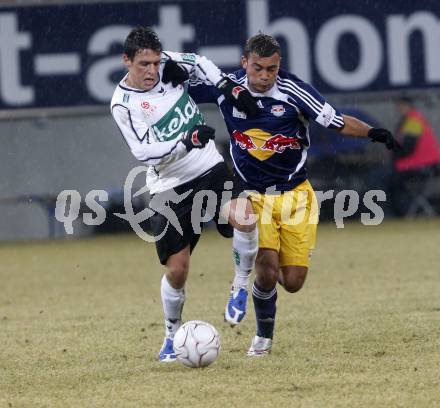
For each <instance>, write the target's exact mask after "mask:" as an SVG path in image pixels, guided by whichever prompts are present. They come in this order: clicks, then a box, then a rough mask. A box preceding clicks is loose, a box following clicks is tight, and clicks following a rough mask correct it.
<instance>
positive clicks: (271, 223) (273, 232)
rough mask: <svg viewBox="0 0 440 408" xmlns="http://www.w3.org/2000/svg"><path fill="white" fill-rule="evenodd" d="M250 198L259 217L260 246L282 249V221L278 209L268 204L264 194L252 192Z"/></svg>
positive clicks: (261, 247)
mask: <svg viewBox="0 0 440 408" xmlns="http://www.w3.org/2000/svg"><path fill="white" fill-rule="evenodd" d="M249 199H250V200H251V202H252V208H253V210H254V213H255V215H256V217H257V227H258V248H259V249H272V250H274V251H275V252H277V253H278V251H279V249H280V236H279V227H280V223H279V219H278V217H277V213H276V211H274V208H273V206H269V205H266V204H267V200H265V195H264V194H254V193H251V194H250V195H249ZM269 199H272V197H269Z"/></svg>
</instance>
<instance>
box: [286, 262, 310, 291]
mask: <svg viewBox="0 0 440 408" xmlns="http://www.w3.org/2000/svg"><path fill="white" fill-rule="evenodd" d="M307 271H308V268H306V267H289V269H287V270H283V271H282V279H281V281H280V283H281V284H282V286H283V288H284V289H285V290H286V291H287V292H289V293H295V292H298V291H300V290H301V289H302V287H303V286H304V282H305V280H306V277H307Z"/></svg>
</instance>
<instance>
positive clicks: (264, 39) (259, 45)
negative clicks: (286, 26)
mask: <svg viewBox="0 0 440 408" xmlns="http://www.w3.org/2000/svg"><path fill="white" fill-rule="evenodd" d="M252 52H253V53H255V54H257V55H258V56H260V57H271V56H272V55H273V54H275V53H276V52H277V53H278V54H279V55H281V48H280V44H279V43H278V41H277V40H276V39H275V38H273V37H272V36H271V35H268V34H263V33H261V32H260V33H258V34H256V35H254V36H253V37H251V38H249V39H248V40H247V41H246V45H245V46H244V53H243V54H244V56H245V57H246V58H248V57H249V54H251V53H252Z"/></svg>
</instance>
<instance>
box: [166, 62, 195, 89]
mask: <svg viewBox="0 0 440 408" xmlns="http://www.w3.org/2000/svg"><path fill="white" fill-rule="evenodd" d="M188 79H189V74H188V72H186V70H185V69H184V68H182V67H181V66H180V65H179V64H178V63H177V62H176V61H173V60H172V59H168V60H167V61H166V62H165V66H164V67H163V75H162V82H163V83H165V84H167V83H168V82H171V84H172V85H173V87H174V88H175V87H176V86H177V85H180V84H183V83H184V82H185V81H187V80H188Z"/></svg>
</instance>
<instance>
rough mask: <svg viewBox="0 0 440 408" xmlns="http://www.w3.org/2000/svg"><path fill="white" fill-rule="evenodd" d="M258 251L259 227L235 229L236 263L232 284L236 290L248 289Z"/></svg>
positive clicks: (234, 248)
mask: <svg viewBox="0 0 440 408" xmlns="http://www.w3.org/2000/svg"><path fill="white" fill-rule="evenodd" d="M257 252H258V229H257V228H254V229H253V230H252V231H251V232H241V231H238V230H237V229H234V237H233V238H232V254H233V257H234V263H235V277H234V282H233V284H232V286H233V288H234V290H238V289H239V288H243V289H247V287H248V283H249V275H250V273H251V272H252V269H253V267H254V264H255V258H256V257H257Z"/></svg>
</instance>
